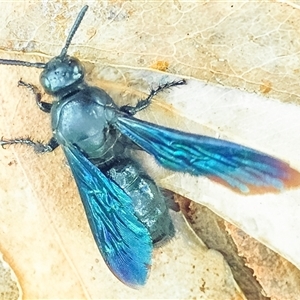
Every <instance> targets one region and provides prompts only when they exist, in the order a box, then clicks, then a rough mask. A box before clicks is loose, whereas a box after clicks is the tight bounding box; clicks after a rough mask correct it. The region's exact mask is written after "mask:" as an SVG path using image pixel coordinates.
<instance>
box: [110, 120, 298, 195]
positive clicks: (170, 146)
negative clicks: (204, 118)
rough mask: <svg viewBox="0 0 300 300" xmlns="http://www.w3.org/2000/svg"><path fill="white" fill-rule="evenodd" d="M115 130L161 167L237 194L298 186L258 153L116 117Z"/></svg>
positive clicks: (284, 167)
mask: <svg viewBox="0 0 300 300" xmlns="http://www.w3.org/2000/svg"><path fill="white" fill-rule="evenodd" d="M115 126H116V127H117V128H118V129H119V130H120V131H121V132H122V133H123V134H124V135H126V136H127V137H129V138H130V139H131V140H132V141H134V142H135V143H136V144H137V145H139V146H140V147H141V148H142V149H144V150H145V151H147V152H148V153H149V154H152V155H153V156H154V157H155V158H156V160H157V162H158V163H159V164H161V165H162V166H163V167H165V168H168V169H171V170H174V171H180V172H187V173H190V174H192V175H204V176H207V177H209V178H210V179H212V180H214V181H217V182H219V183H221V184H223V185H226V186H228V187H230V188H232V189H234V190H236V191H238V192H241V193H256V194H257V193H265V192H276V191H280V190H283V189H284V188H288V187H295V186H299V185H300V173H298V172H297V171H296V170H294V169H292V168H291V167H290V166H289V165H288V164H287V163H285V162H283V161H280V160H278V159H276V158H273V157H271V156H268V155H266V154H264V153H262V152H258V151H255V150H253V149H251V148H247V147H244V146H241V145H239V144H235V143H231V142H228V141H224V140H220V139H215V138H211V137H208V136H202V135H196V134H190V133H184V132H181V131H178V130H174V129H170V128H167V127H163V126H159V125H156V124H152V123H148V122H145V121H141V120H138V119H135V118H133V117H131V116H127V115H120V116H118V119H117V121H116V123H115Z"/></svg>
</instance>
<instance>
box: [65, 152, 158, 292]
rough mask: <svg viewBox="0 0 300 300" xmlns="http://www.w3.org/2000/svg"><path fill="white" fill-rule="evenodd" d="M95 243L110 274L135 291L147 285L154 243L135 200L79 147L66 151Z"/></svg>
mask: <svg viewBox="0 0 300 300" xmlns="http://www.w3.org/2000/svg"><path fill="white" fill-rule="evenodd" d="M63 149H64V152H65V154H66V157H67V159H68V162H69V165H70V168H71V170H72V173H73V175H74V178H75V181H76V183H77V187H78V190H79V193H80V196H81V200H82V202H83V206H84V208H85V212H86V215H87V218H88V221H89V224H90V227H91V230H92V233H93V235H94V239H95V242H96V244H97V246H98V248H99V250H100V252H101V254H102V256H103V258H104V260H105V262H106V264H107V265H108V267H109V268H110V270H111V271H112V272H113V273H114V274H115V276H116V277H117V278H119V279H120V280H121V281H122V282H124V283H125V284H127V285H129V286H131V287H138V286H141V285H144V284H145V283H146V280H147V276H148V272H149V269H150V263H151V254H152V241H151V237H150V235H149V233H148V230H147V229H146V227H145V226H144V225H143V224H142V223H141V222H140V221H139V220H138V219H137V217H136V216H135V214H134V209H133V206H132V200H131V198H130V197H129V196H128V195H127V194H126V193H125V192H124V191H123V190H122V189H121V188H120V187H119V186H118V185H116V184H115V183H114V182H113V181H111V180H109V179H108V178H107V177H106V176H105V175H104V174H102V173H101V171H100V170H99V169H98V168H97V167H96V166H94V165H93V164H92V163H91V162H90V161H89V160H88V159H86V158H85V157H84V156H83V154H82V153H81V152H80V151H79V150H78V149H77V148H75V147H71V148H69V147H63Z"/></svg>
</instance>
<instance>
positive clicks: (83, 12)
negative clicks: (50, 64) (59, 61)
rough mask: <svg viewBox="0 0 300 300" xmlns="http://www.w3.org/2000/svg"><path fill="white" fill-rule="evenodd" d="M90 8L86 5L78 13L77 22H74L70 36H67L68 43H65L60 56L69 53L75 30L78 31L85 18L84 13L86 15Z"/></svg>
mask: <svg viewBox="0 0 300 300" xmlns="http://www.w3.org/2000/svg"><path fill="white" fill-rule="evenodd" d="M88 8H89V7H88V5H85V6H84V7H83V8H82V9H81V11H80V13H79V14H78V16H77V18H76V20H75V22H74V24H73V26H72V28H71V31H70V33H69V35H68V38H67V40H66V43H65V46H64V47H63V49H62V50H61V53H60V55H59V56H60V57H62V58H63V57H64V56H65V55H66V54H67V51H68V48H69V46H70V44H71V41H72V39H73V36H74V34H75V32H76V31H77V29H78V27H79V25H80V23H81V21H82V19H83V17H84V15H85V13H86V11H87V9H88Z"/></svg>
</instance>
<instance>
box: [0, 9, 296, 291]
mask: <svg viewBox="0 0 300 300" xmlns="http://www.w3.org/2000/svg"><path fill="white" fill-rule="evenodd" d="M87 8H88V7H87V6H85V7H84V8H83V9H82V10H81V12H80V13H79V15H78V17H77V19H76V21H75V23H74V25H73V27H72V30H71V32H70V34H69V36H68V38H67V41H66V44H65V46H64V48H63V49H62V51H61V53H60V55H59V56H57V57H54V58H53V59H51V60H50V61H49V62H48V63H47V64H43V63H28V62H23V61H16V60H4V59H0V64H10V65H23V66H28V67H37V68H42V69H43V72H42V73H41V77H40V81H41V84H42V86H43V88H44V89H45V91H46V92H47V93H48V94H50V95H52V96H53V97H54V100H53V103H52V104H49V103H45V102H42V101H40V98H39V96H38V94H37V93H36V92H35V90H34V87H33V86H32V85H30V84H26V83H24V82H22V81H21V82H20V84H21V85H23V86H26V87H28V88H30V89H32V90H33V91H34V94H35V96H36V101H37V104H38V106H39V107H40V109H42V110H43V111H45V112H49V113H51V120H52V131H53V138H52V139H51V140H50V141H49V143H48V144H46V145H44V144H41V143H36V142H34V141H32V140H31V139H12V140H4V139H2V140H1V142H0V143H1V145H2V146H4V145H11V144H26V145H29V146H32V147H34V149H35V150H36V151H39V152H49V151H52V150H54V149H55V148H56V147H57V146H59V145H61V146H62V147H63V150H64V152H65V155H66V157H67V160H68V162H69V165H70V168H71V170H72V173H73V175H74V178H75V180H76V183H77V187H78V190H79V193H80V196H81V199H82V202H83V205H84V208H85V211H86V214H87V217H88V221H89V224H90V227H91V230H92V232H93V235H94V238H95V241H96V244H97V246H98V248H99V250H100V252H101V254H102V256H103V258H104V260H105V262H106V263H107V265H108V267H109V268H110V269H111V271H112V272H113V273H114V274H115V275H116V276H117V278H119V279H120V280H121V281H122V282H124V283H125V284H127V285H129V286H132V287H138V286H141V285H144V284H145V282H146V280H147V276H148V272H149V266H150V265H151V253H152V248H153V245H154V244H161V243H164V242H166V241H167V240H168V239H170V238H171V237H172V236H173V235H174V227H173V224H172V221H171V218H170V216H169V212H168V208H167V206H166V204H165V200H164V197H163V196H162V194H161V191H160V189H159V188H158V187H157V186H156V184H155V182H154V181H153V180H152V179H151V178H150V177H149V176H148V175H147V174H146V173H145V171H144V170H143V168H142V167H141V166H140V165H139V164H138V163H137V162H136V161H135V160H134V159H133V157H132V154H131V150H136V149H142V150H145V151H147V152H148V153H150V154H152V155H154V157H155V158H156V160H157V162H158V163H160V164H161V165H162V166H164V167H166V168H168V169H171V170H174V171H181V172H188V173H190V174H193V175H205V176H207V177H209V178H211V179H213V180H216V181H218V182H220V183H223V184H225V185H227V186H229V187H231V188H233V189H235V190H237V191H239V192H242V193H249V192H268V191H276V190H282V189H284V188H286V187H294V186H298V185H299V184H300V174H299V173H298V172H297V171H295V170H294V169H292V168H290V167H289V165H288V164H286V163H284V162H282V161H279V160H277V159H275V158H273V157H270V156H268V155H265V154H263V153H261V152H258V151H255V150H253V149H250V148H247V147H244V146H241V145H238V144H234V143H231V142H227V141H223V140H218V139H214V138H210V137H206V136H200V135H195V134H189V133H184V132H180V131H177V130H174V129H170V128H166V127H162V126H159V125H155V124H152V123H148V122H145V121H141V120H138V119H136V118H134V117H133V115H135V114H136V113H137V112H138V111H140V110H142V109H145V108H146V107H147V106H148V105H150V102H151V99H152V98H153V96H155V95H156V94H157V93H158V92H160V91H162V90H164V89H166V88H170V87H172V86H177V85H182V84H185V81H184V80H180V81H177V82H171V83H167V84H165V85H163V86H160V87H159V88H158V89H156V90H152V91H151V93H150V95H149V96H148V98H147V99H145V100H142V101H140V102H138V104H137V105H136V106H135V107H131V106H123V107H120V108H119V107H118V106H117V105H116V104H115V103H114V101H113V100H112V99H111V97H110V96H109V95H108V94H107V93H106V92H105V91H104V90H102V89H100V88H98V87H93V86H89V85H88V84H87V83H86V82H85V81H84V68H83V66H82V65H81V63H80V62H79V60H77V59H76V58H74V57H70V56H68V55H67V54H66V53H67V50H68V47H69V45H70V43H71V40H72V38H73V36H74V34H75V32H76V30H77V28H78V26H79V24H80V22H81V20H82V18H83V16H84V14H85V12H86V10H87Z"/></svg>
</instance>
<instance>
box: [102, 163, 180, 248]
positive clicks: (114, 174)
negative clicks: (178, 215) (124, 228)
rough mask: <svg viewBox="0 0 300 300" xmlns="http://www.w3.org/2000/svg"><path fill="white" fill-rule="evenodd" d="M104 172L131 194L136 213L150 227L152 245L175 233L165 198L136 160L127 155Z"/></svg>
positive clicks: (161, 242) (158, 243)
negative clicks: (127, 157)
mask: <svg viewBox="0 0 300 300" xmlns="http://www.w3.org/2000/svg"><path fill="white" fill-rule="evenodd" d="M107 176H108V177H110V178H111V179H112V180H113V181H115V182H116V183H117V184H118V185H119V186H120V187H121V188H122V189H123V190H124V191H125V192H126V193H127V194H128V195H129V196H130V197H131V199H132V202H133V203H132V204H133V207H134V211H135V214H136V216H137V217H138V219H139V220H140V221H141V222H142V223H143V224H144V225H145V226H146V227H147V229H148V230H149V233H150V235H151V238H152V242H153V244H154V245H155V246H160V245H162V244H164V243H165V242H167V241H168V240H170V239H171V238H172V237H173V236H174V235H175V230H174V226H173V223H172V220H171V217H170V215H169V209H168V207H167V205H166V202H165V198H164V197H163V195H162V193H161V191H160V189H159V188H158V186H157V185H156V184H155V182H154V180H153V179H152V178H151V177H150V176H149V175H147V174H146V173H145V171H144V170H143V169H142V167H141V166H140V165H139V164H138V163H137V162H135V161H133V160H131V159H130V158H129V159H126V161H125V160H124V161H121V162H119V163H115V164H114V165H113V166H112V167H111V168H110V169H109V170H108V171H107Z"/></svg>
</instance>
